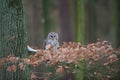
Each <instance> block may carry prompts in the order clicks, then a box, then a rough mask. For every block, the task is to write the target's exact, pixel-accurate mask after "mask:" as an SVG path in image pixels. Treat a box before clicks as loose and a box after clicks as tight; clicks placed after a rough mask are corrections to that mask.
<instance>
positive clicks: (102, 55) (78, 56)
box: [0, 41, 120, 73]
mask: <svg viewBox="0 0 120 80" xmlns="http://www.w3.org/2000/svg"><path fill="white" fill-rule="evenodd" d="M51 48H52V46H51V45H48V46H46V50H42V49H40V50H39V51H38V52H36V53H35V54H32V55H30V56H29V57H28V58H22V59H20V58H18V57H16V56H14V55H8V56H7V57H6V58H1V59H0V69H1V65H3V64H5V63H6V62H11V63H14V65H12V66H8V67H7V70H8V71H14V72H15V71H16V69H17V67H16V65H17V63H18V65H17V66H19V68H20V69H21V70H25V68H26V65H27V64H28V65H32V66H34V67H36V66H38V65H40V64H41V63H43V62H46V63H47V64H50V65H56V64H58V63H68V64H71V63H72V64H78V63H79V61H86V62H87V63H88V65H89V66H92V65H93V64H95V62H97V61H100V60H101V61H102V62H101V63H100V64H101V65H104V66H106V65H109V64H112V63H115V62H116V61H117V60H118V58H117V56H118V55H120V50H118V49H117V50H116V49H113V48H112V46H111V45H110V44H109V42H108V41H103V42H96V43H91V44H88V45H86V46H83V45H81V44H80V43H79V42H78V43H77V42H64V43H63V45H62V46H60V47H59V48H58V49H57V50H56V51H52V49H51ZM56 72H60V73H62V72H64V68H63V66H58V68H57V70H56Z"/></svg>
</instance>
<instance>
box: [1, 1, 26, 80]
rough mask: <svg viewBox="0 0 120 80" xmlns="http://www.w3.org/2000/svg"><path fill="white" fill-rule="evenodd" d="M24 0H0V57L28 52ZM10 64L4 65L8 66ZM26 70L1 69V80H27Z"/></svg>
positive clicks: (19, 55)
mask: <svg viewBox="0 0 120 80" xmlns="http://www.w3.org/2000/svg"><path fill="white" fill-rule="evenodd" d="M24 24H25V23H24V12H23V5H22V0H0V58H1V57H6V56H8V55H10V54H14V55H15V56H18V57H22V56H23V54H25V53H26V46H27V45H26V32H25V26H24ZM9 65H10V64H9V63H7V64H6V65H4V66H3V67H4V68H7V66H9ZM24 73H25V72H24V71H23V72H22V71H20V70H19V69H18V70H17V71H16V72H8V71H7V70H6V69H4V70H2V71H0V80H27V77H23V76H25V75H24Z"/></svg>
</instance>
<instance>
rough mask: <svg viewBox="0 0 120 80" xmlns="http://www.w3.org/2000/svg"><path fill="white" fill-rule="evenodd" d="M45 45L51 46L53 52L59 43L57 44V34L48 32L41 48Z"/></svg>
mask: <svg viewBox="0 0 120 80" xmlns="http://www.w3.org/2000/svg"><path fill="white" fill-rule="evenodd" d="M47 45H52V46H53V50H56V49H57V48H58V47H59V42H58V34H57V33H55V32H50V33H49V34H48V36H47V38H46V39H45V40H44V43H43V47H44V49H45V47H46V46H47Z"/></svg>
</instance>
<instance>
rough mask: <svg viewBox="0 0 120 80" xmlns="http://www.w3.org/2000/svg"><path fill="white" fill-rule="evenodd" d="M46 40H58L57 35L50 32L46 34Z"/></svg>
mask: <svg viewBox="0 0 120 80" xmlns="http://www.w3.org/2000/svg"><path fill="white" fill-rule="evenodd" d="M47 38H48V39H49V40H52V41H54V40H58V34H57V33H55V32H50V33H49V34H48V36H47Z"/></svg>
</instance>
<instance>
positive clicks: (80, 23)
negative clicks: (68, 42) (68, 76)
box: [76, 0, 85, 80]
mask: <svg viewBox="0 0 120 80" xmlns="http://www.w3.org/2000/svg"><path fill="white" fill-rule="evenodd" d="M84 33H85V32H84V0H77V41H78V42H80V43H84ZM78 66H79V69H80V71H79V72H78V73H77V74H76V80H83V77H84V70H83V69H84V62H79V64H78Z"/></svg>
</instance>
